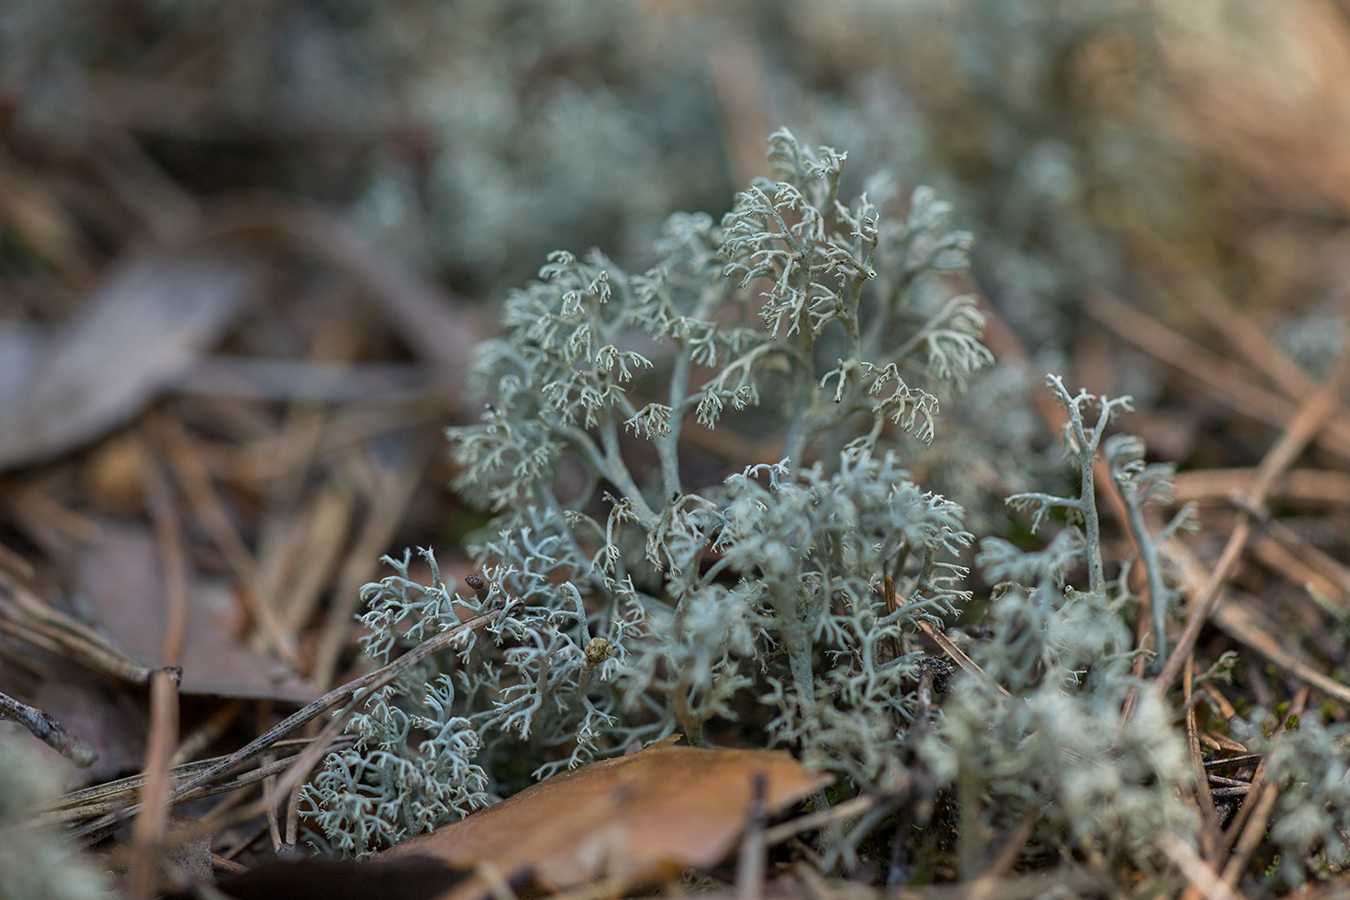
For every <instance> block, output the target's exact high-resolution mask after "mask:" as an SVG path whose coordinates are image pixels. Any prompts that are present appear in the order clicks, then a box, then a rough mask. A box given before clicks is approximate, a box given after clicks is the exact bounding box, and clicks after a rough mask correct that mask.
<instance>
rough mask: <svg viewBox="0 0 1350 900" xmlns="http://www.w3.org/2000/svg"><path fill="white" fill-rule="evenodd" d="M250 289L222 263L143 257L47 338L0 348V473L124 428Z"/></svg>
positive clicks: (12, 334)
mask: <svg viewBox="0 0 1350 900" xmlns="http://www.w3.org/2000/svg"><path fill="white" fill-rule="evenodd" d="M255 284H256V278H255V271H254V268H253V266H252V265H250V264H249V263H247V262H246V261H244V260H243V259H241V258H236V257H231V256H225V255H222V254H208V253H205V252H197V253H177V254H176V253H171V252H169V251H154V252H148V253H145V254H142V255H141V256H138V257H136V258H133V259H131V260H129V261H127V262H125V263H123V264H121V265H120V266H118V267H117V268H116V269H115V270H114V271H113V273H112V274H111V275H110V276H108V278H107V279H106V280H105V281H104V283H103V284H102V285H101V286H100V287H99V289H98V290H97V291H96V292H95V294H94V296H93V297H92V298H91V299H90V301H89V304H88V306H87V307H86V308H85V309H84V310H83V311H82V312H81V314H80V315H78V316H76V317H75V318H74V319H72V320H71V321H70V322H67V323H66V324H65V325H64V326H62V327H61V328H60V329H59V330H57V332H56V333H54V334H53V335H51V336H50V337H48V336H46V335H42V334H40V333H39V332H37V331H36V330H34V329H18V328H12V327H11V328H8V329H5V331H4V340H0V372H3V373H4V375H5V383H4V389H3V390H0V469H8V468H13V467H15V466H21V465H28V464H32V463H36V462H43V461H45V460H48V459H51V458H53V457H56V456H59V455H61V454H62V453H66V452H68V451H70V450H73V449H75V448H76V447H79V446H81V445H83V444H85V443H88V442H89V441H92V440H94V439H95V438H98V437H100V436H102V435H103V434H105V433H106V432H108V431H109V430H111V429H112V428H114V427H116V426H118V425H120V424H122V423H123V422H126V421H127V420H129V419H131V418H132V417H133V416H134V415H135V414H136V413H137V412H139V411H140V410H141V408H142V407H143V406H144V405H145V404H146V403H148V402H149V401H150V400H151V399H153V398H154V397H155V395H156V394H157V393H158V392H159V391H160V390H161V389H162V388H164V387H165V386H166V385H168V384H169V383H170V382H172V381H173V380H174V379H175V378H177V377H178V376H180V375H181V374H182V373H183V372H184V371H186V370H187V369H188V368H189V367H190V366H191V365H192V364H193V362H194V361H195V360H196V358H197V355H198V353H199V352H200V351H202V350H203V349H205V348H207V347H209V346H210V345H211V344H213V343H215V342H216V341H217V340H219V337H220V335H221V333H222V332H223V330H224V328H225V326H226V325H228V323H229V322H230V321H231V320H232V319H233V318H234V315H235V313H236V312H237V311H238V310H239V309H240V308H241V307H242V306H243V303H244V301H245V300H246V299H247V298H248V296H249V294H250V293H251V291H252V290H253V288H254V286H255Z"/></svg>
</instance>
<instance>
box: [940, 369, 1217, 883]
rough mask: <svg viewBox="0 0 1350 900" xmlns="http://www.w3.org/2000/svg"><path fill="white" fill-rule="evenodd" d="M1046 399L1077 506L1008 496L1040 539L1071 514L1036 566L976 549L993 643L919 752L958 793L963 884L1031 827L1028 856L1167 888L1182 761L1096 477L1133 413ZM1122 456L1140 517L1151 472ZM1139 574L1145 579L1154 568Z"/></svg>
mask: <svg viewBox="0 0 1350 900" xmlns="http://www.w3.org/2000/svg"><path fill="white" fill-rule="evenodd" d="M1049 383H1050V387H1051V389H1052V390H1053V392H1054V393H1055V396H1056V398H1057V399H1058V400H1059V401H1060V403H1061V404H1062V405H1063V406H1064V407H1065V408H1066V409H1067V411H1068V413H1069V422H1068V424H1067V425H1066V428H1065V438H1066V440H1065V443H1066V446H1067V449H1068V455H1069V458H1070V460H1071V461H1072V462H1073V464H1074V465H1075V466H1076V467H1077V468H1078V470H1079V475H1080V490H1079V492H1078V494H1077V496H1055V495H1050V494H1044V493H1032V494H1021V495H1015V496H1013V497H1011V498H1009V504H1010V505H1012V506H1014V507H1016V508H1021V509H1024V510H1027V511H1030V512H1031V513H1032V514H1033V518H1032V522H1031V524H1032V528H1033V530H1036V529H1037V528H1038V527H1039V526H1040V525H1041V524H1042V520H1043V519H1044V518H1045V517H1046V515H1047V513H1049V512H1050V511H1051V510H1056V509H1064V510H1067V511H1068V512H1069V514H1070V521H1071V522H1072V523H1073V524H1071V525H1070V526H1069V527H1065V528H1062V529H1061V530H1060V531H1059V532H1058V533H1057V534H1056V535H1055V536H1054V538H1053V539H1051V540H1050V541H1049V543H1048V544H1046V545H1045V546H1044V547H1043V548H1041V549H1038V550H1030V551H1027V550H1021V549H1019V548H1018V547H1016V546H1014V545H1013V544H1011V543H1009V542H1008V541H1006V540H1003V539H1000V538H994V537H991V538H986V539H985V540H984V541H982V542H981V546H980V551H979V553H978V554H977V556H976V564H977V565H978V566H979V568H980V569H981V571H982V572H983V574H984V576H985V578H986V580H988V581H989V582H990V583H991V584H994V585H995V586H996V587H995V591H994V593H995V597H994V599H993V600H992V602H991V604H990V610H989V615H988V620H987V625H988V627H989V628H990V630H991V635H990V637H989V639H988V640H986V641H984V642H982V643H980V644H978V645H976V646H975V647H974V648H973V650H972V655H973V657H974V658H975V661H976V662H977V663H979V664H980V665H981V666H982V667H983V675H982V676H981V677H971V676H963V677H962V678H960V679H958V681H957V682H956V684H955V685H954V689H953V691H952V696H951V697H950V698H949V700H948V701H947V702H946V703H945V704H944V705H943V727H942V729H941V731H940V733H939V734H938V735H937V736H935V738H934V739H933V740H932V741H930V742H929V743H928V744H927V745H926V746H925V748H924V752H925V756H926V758H927V759H928V761H929V764H930V766H931V767H932V770H933V771H934V772H935V773H936V774H937V775H938V777H939V778H940V779H941V780H943V781H945V782H947V783H950V784H951V785H952V787H953V794H954V797H955V800H956V805H957V808H958V809H959V810H960V824H959V827H958V829H957V833H958V837H959V842H958V854H957V855H958V865H959V867H960V868H961V870H962V871H963V872H965V873H968V874H969V876H970V877H974V876H975V875H976V874H977V873H978V872H979V871H980V870H981V867H982V866H983V865H985V864H986V863H987V856H986V854H987V848H988V847H989V846H990V843H991V842H997V840H998V839H999V836H1000V835H1004V834H1007V833H1009V832H1010V831H1011V830H1014V829H1016V828H1017V826H1018V824H1019V822H1020V821H1021V820H1022V819H1023V818H1024V817H1028V816H1029V817H1031V821H1032V822H1033V823H1034V824H1035V826H1036V828H1035V830H1034V831H1033V832H1031V834H1032V836H1033V840H1036V841H1038V842H1043V843H1044V844H1045V845H1046V846H1048V847H1055V846H1056V845H1058V849H1059V850H1060V851H1061V852H1065V853H1079V854H1084V853H1085V854H1086V855H1087V857H1088V858H1089V859H1091V858H1092V857H1093V856H1094V855H1096V856H1097V857H1098V858H1102V859H1105V860H1107V861H1109V862H1111V863H1116V862H1119V861H1122V860H1126V859H1128V860H1129V861H1131V862H1132V863H1133V864H1134V865H1135V866H1137V867H1139V868H1140V869H1142V870H1144V871H1149V870H1150V869H1153V870H1154V874H1160V873H1159V872H1157V871H1156V867H1155V866H1154V864H1156V862H1157V861H1158V859H1159V857H1158V856H1157V852H1156V850H1154V849H1153V848H1154V846H1155V843H1156V842H1157V841H1158V840H1159V839H1160V838H1163V836H1166V839H1167V840H1181V841H1186V842H1188V843H1194V841H1195V835H1196V832H1197V828H1198V818H1197V817H1196V815H1195V813H1194V807H1193V806H1191V805H1189V804H1188V803H1186V802H1185V801H1184V800H1183V799H1182V798H1183V796H1184V793H1183V792H1184V789H1185V784H1186V781H1187V779H1188V770H1187V767H1186V759H1185V747H1184V745H1183V744H1182V743H1181V742H1180V740H1179V739H1178V737H1177V734H1176V732H1175V730H1174V728H1173V726H1172V724H1171V722H1170V713H1169V710H1168V708H1167V706H1166V705H1165V704H1164V702H1163V700H1162V698H1161V697H1159V696H1158V695H1157V693H1156V692H1154V691H1153V690H1152V689H1151V688H1150V686H1149V685H1148V684H1147V683H1145V682H1144V681H1143V680H1142V679H1136V678H1133V677H1132V675H1131V668H1132V665H1133V663H1134V659H1135V656H1136V651H1135V649H1134V646H1135V639H1134V635H1133V633H1132V632H1131V630H1130V628H1129V627H1128V624H1127V623H1128V621H1129V618H1128V617H1129V615H1130V614H1131V613H1132V612H1135V611H1137V606H1138V604H1137V598H1136V597H1134V596H1132V594H1131V592H1130V591H1129V589H1128V587H1127V582H1128V569H1129V567H1128V566H1126V567H1124V568H1123V569H1122V570H1121V572H1120V574H1119V577H1117V578H1115V579H1111V580H1108V579H1107V577H1106V565H1105V564H1104V561H1103V559H1102V542H1101V535H1100V529H1099V524H1098V516H1097V498H1096V483H1095V479H1094V465H1093V463H1094V460H1095V459H1096V458H1097V457H1098V451H1099V448H1101V446H1102V438H1103V434H1104V433H1105V428H1106V425H1107V424H1108V422H1109V420H1110V418H1111V417H1112V414H1113V413H1114V412H1116V411H1117V410H1119V409H1121V408H1128V403H1129V401H1128V398H1116V399H1108V398H1106V397H1101V398H1094V397H1091V396H1089V395H1087V394H1084V393H1079V394H1077V395H1071V394H1070V393H1069V392H1068V391H1067V390H1066V389H1065V387H1064V384H1063V382H1062V381H1061V380H1060V379H1058V378H1055V377H1053V376H1052V377H1051V378H1050V379H1049ZM1093 404H1097V405H1098V406H1099V411H1098V418H1097V421H1096V423H1095V425H1093V426H1091V427H1089V425H1088V423H1086V422H1085V421H1084V411H1085V410H1086V409H1088V408H1090V407H1091V406H1092V405H1093ZM1112 440H1117V439H1115V438H1113V439H1112ZM1118 444H1119V446H1117V447H1116V448H1115V449H1116V453H1115V456H1116V457H1118V458H1120V464H1119V465H1118V466H1116V467H1115V469H1114V470H1113V475H1114V476H1115V477H1114V480H1115V481H1116V482H1117V484H1118V485H1124V486H1128V487H1129V488H1130V489H1131V490H1133V494H1132V501H1133V502H1135V503H1136V504H1138V503H1141V502H1142V501H1143V497H1144V495H1145V493H1146V492H1145V490H1144V488H1145V484H1143V483H1141V482H1142V481H1143V479H1144V476H1145V469H1144V467H1142V465H1136V464H1135V463H1136V462H1137V459H1136V458H1135V457H1134V456H1133V451H1135V450H1142V447H1141V445H1140V443H1139V442H1138V440H1137V439H1129V440H1128V441H1118ZM1107 455H1108V456H1110V455H1111V454H1110V453H1108V454H1107ZM1165 474H1166V473H1165V470H1148V471H1147V476H1148V481H1147V484H1148V485H1151V486H1153V487H1154V488H1155V490H1156V488H1157V487H1158V485H1157V484H1156V483H1155V479H1162V478H1164V477H1165ZM1136 508H1137V506H1136ZM1179 524H1180V522H1179V521H1178V522H1177V523H1175V524H1170V525H1169V526H1168V528H1169V529H1175V528H1176V527H1178V525H1179ZM1144 538H1145V539H1154V540H1156V539H1157V535H1149V534H1147V533H1146V532H1145V533H1144ZM1146 559H1147V560H1148V563H1147V564H1146V568H1148V569H1150V572H1151V571H1152V566H1153V565H1156V564H1157V563H1156V558H1154V557H1148V558H1146ZM1083 566H1085V567H1086V571H1087V576H1088V585H1087V590H1082V591H1080V590H1076V589H1074V588H1073V587H1072V586H1071V583H1070V575H1071V574H1072V573H1073V572H1074V571H1075V570H1078V569H1080V568H1081V567H1083ZM1158 577H1159V579H1161V573H1158ZM1131 697H1133V704H1131V703H1130V702H1128V701H1129V700H1130V698H1131ZM1131 705H1133V711H1132V712H1128V711H1127V710H1128V709H1129V708H1130V706H1131Z"/></svg>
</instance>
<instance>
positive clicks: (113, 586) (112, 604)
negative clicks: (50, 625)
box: [75, 520, 318, 703]
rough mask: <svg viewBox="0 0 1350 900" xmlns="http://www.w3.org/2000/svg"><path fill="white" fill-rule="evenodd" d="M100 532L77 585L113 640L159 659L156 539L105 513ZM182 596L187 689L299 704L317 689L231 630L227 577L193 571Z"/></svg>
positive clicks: (160, 582)
mask: <svg viewBox="0 0 1350 900" xmlns="http://www.w3.org/2000/svg"><path fill="white" fill-rule="evenodd" d="M99 531H100V536H99V538H98V540H96V541H94V542H92V543H91V544H89V545H88V546H87V547H85V548H84V549H83V551H82V553H81V556H80V560H79V565H78V567H77V570H76V584H75V587H76V590H77V591H78V592H79V594H80V596H81V597H83V599H84V601H85V602H86V603H87V604H88V606H89V608H90V611H91V612H92V614H93V617H94V620H95V621H96V622H97V624H98V626H99V628H101V629H102V630H103V631H104V632H105V633H106V634H107V635H108V636H109V637H111V638H112V639H113V640H114V641H115V642H116V643H117V646H118V647H120V648H121V649H122V650H123V651H125V652H126V653H127V654H128V655H129V656H131V657H133V658H134V659H136V660H138V661H140V662H142V663H144V664H146V665H152V666H153V665H158V664H159V662H160V654H161V653H162V652H163V643H164V624H163V623H164V617H165V613H164V593H165V588H164V578H163V565H162V563H161V562H160V557H159V545H158V543H157V542H156V540H155V537H154V535H153V534H151V532H150V530H149V529H148V528H145V527H143V526H134V525H123V524H119V523H117V522H113V521H111V520H109V521H107V522H104V523H102V527H101V528H100V529H99ZM187 600H188V608H187V623H186V630H185V632H184V635H183V654H182V665H183V682H182V686H181V691H182V692H183V693H184V694H210V695H213V696H219V697H256V698H266V699H271V700H290V701H295V702H300V703H304V702H308V701H309V700H312V699H314V697H315V696H317V694H318V691H317V690H316V689H315V688H314V686H313V685H312V684H309V683H308V682H305V681H302V680H301V679H300V678H298V677H296V675H295V674H294V672H292V671H291V669H290V668H289V667H288V666H287V665H286V664H285V663H283V662H282V661H281V660H278V659H274V658H273V657H271V656H267V655H265V654H263V653H259V652H257V651H254V650H251V649H249V648H248V647H247V646H245V645H244V644H243V643H241V642H240V641H239V640H238V639H237V638H236V637H234V636H233V635H232V634H231V630H232V629H231V628H230V623H231V621H232V620H233V618H234V617H235V616H236V614H237V606H238V604H237V603H236V602H235V600H234V598H233V596H232V594H231V592H230V589H229V586H228V585H227V584H224V583H220V582H212V581H210V580H207V579H203V578H197V577H194V578H192V579H191V582H190V584H189V590H188V597H187Z"/></svg>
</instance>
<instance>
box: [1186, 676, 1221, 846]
mask: <svg viewBox="0 0 1350 900" xmlns="http://www.w3.org/2000/svg"><path fill="white" fill-rule="evenodd" d="M1194 679H1195V656H1194V654H1192V655H1191V656H1188V657H1186V666H1185V671H1184V672H1183V673H1182V676H1181V686H1182V696H1183V697H1184V698H1185V702H1186V706H1187V708H1186V749H1187V751H1188V754H1189V756H1190V761H1191V776H1192V777H1193V778H1194V779H1195V797H1196V802H1197V803H1198V804H1199V807H1200V855H1201V856H1202V857H1204V858H1205V859H1209V858H1210V857H1211V855H1212V854H1213V852H1214V849H1215V848H1216V847H1217V846H1218V845H1219V840H1220V827H1219V812H1218V810H1217V809H1215V807H1214V795H1213V794H1212V793H1210V788H1209V777H1208V775H1207V773H1206V772H1205V760H1204V757H1203V756H1202V755H1201V754H1200V732H1199V727H1198V725H1197V724H1196V720H1195V706H1194V705H1192V704H1191V689H1192V686H1193V684H1194Z"/></svg>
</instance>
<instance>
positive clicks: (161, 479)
mask: <svg viewBox="0 0 1350 900" xmlns="http://www.w3.org/2000/svg"><path fill="white" fill-rule="evenodd" d="M145 450H146V452H145V454H144V457H145V460H146V465H145V467H144V469H143V472H144V478H145V498H146V506H147V507H149V509H150V515H151V518H152V520H153V522H154V527H155V535H156V537H157V538H158V540H159V547H160V564H161V565H162V566H163V568H164V605H165V616H164V623H165V624H164V641H163V650H162V654H161V655H162V658H163V661H164V668H163V669H161V670H160V671H158V672H156V673H155V674H154V676H153V677H152V678H151V681H150V726H149V739H148V740H147V742H146V748H145V765H144V767H143V772H144V773H145V781H144V783H143V785H142V786H141V799H140V807H141V809H142V810H143V811H144V812H143V814H142V815H141V816H140V817H139V818H137V820H136V828H135V830H134V832H133V835H132V844H131V860H132V862H131V867H130V872H129V873H128V878H127V883H128V893H129V894H130V896H131V897H132V898H133V900H148V898H150V897H151V896H152V895H153V893H154V892H155V888H156V885H157V883H158V881H159V872H160V868H161V862H162V860H163V858H164V850H165V846H166V845H165V834H166V831H167V828H168V823H169V791H170V786H171V784H172V779H171V778H170V776H169V768H170V766H171V764H172V757H173V751H174V747H175V745H176V744H177V743H178V684H179V681H180V680H181V678H182V670H181V669H179V668H177V664H178V662H179V659H180V657H181V656H182V651H183V635H184V631H185V629H186V627H187V562H186V560H185V559H184V557H183V536H182V526H181V524H180V522H179V519H178V511H177V509H176V508H175V506H174V501H173V497H172V493H171V491H170V489H169V484H168V479H167V478H166V477H165V476H164V473H163V471H162V470H161V469H160V467H159V463H158V461H157V460H156V459H155V455H154V453H153V451H152V449H151V448H150V447H148V446H147V447H146V448H145Z"/></svg>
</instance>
